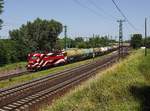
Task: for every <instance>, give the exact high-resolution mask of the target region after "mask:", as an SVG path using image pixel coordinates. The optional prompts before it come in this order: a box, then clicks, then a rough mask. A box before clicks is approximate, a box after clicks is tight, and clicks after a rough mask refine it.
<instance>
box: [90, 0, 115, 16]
mask: <svg viewBox="0 0 150 111" xmlns="http://www.w3.org/2000/svg"><path fill="white" fill-rule="evenodd" d="M88 2H89V3H91V4H92V5H93V6H94V7H95V8H97V9H98V10H100V11H101V12H103V13H104V14H105V15H106V16H109V17H110V18H113V19H117V18H116V17H114V16H113V15H111V14H109V13H108V12H106V11H105V10H104V9H103V8H101V7H100V6H99V5H97V4H96V3H95V2H93V1H92V0H88Z"/></svg>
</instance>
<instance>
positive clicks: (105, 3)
mask: <svg viewBox="0 0 150 111" xmlns="http://www.w3.org/2000/svg"><path fill="white" fill-rule="evenodd" d="M115 1H116V3H117V4H118V6H119V8H120V9H121V10H122V12H123V13H124V14H125V16H126V17H127V18H128V20H129V21H130V22H131V23H132V24H133V25H134V27H135V28H136V29H134V28H133V27H131V26H130V25H129V24H128V22H124V23H123V35H124V39H130V35H131V34H133V33H141V34H144V19H145V17H148V26H149V24H150V20H149V19H150V16H149V15H150V14H149V13H150V0H115ZM37 17H39V18H41V19H47V20H51V19H55V20H56V21H59V22H61V23H62V24H63V25H67V27H68V36H70V37H71V38H74V37H77V36H86V37H90V36H92V35H93V34H97V35H102V36H103V35H112V36H113V38H116V39H117V37H118V30H119V24H118V23H117V20H119V19H124V18H123V17H122V16H121V14H120V13H119V12H118V10H117V9H116V7H115V5H114V4H113V2H112V0H5V3H4V12H3V13H2V15H0V18H2V20H3V21H4V23H3V27H2V30H0V36H1V38H8V37H9V33H8V32H9V30H13V29H18V28H19V27H21V25H22V24H26V23H27V21H34V20H35V19H36V18H37ZM60 36H61V37H63V32H62V33H61V35H60Z"/></svg>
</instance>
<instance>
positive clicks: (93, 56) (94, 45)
mask: <svg viewBox="0 0 150 111" xmlns="http://www.w3.org/2000/svg"><path fill="white" fill-rule="evenodd" d="M94 38H95V35H94V34H93V61H94V58H95V52H94V46H95V41H94Z"/></svg>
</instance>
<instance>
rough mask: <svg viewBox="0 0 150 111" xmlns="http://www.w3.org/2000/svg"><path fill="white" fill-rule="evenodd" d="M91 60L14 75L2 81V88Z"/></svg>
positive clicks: (0, 86)
mask: <svg viewBox="0 0 150 111" xmlns="http://www.w3.org/2000/svg"><path fill="white" fill-rule="evenodd" d="M109 55H111V53H110V54H107V55H104V56H100V57H96V58H95V59H94V60H97V59H103V58H105V57H107V56H109ZM91 61H93V59H88V60H85V61H80V62H76V63H72V64H67V65H64V66H59V67H54V68H50V69H48V70H43V71H39V72H35V73H30V74H27V75H23V76H19V77H14V78H12V79H11V80H3V81H0V88H7V87H11V86H14V85H16V84H20V83H24V82H27V81H30V80H33V79H36V78H39V77H43V76H46V75H49V74H52V73H56V72H59V71H63V70H65V69H70V68H73V67H76V66H80V65H83V64H86V63H89V62H91ZM12 67H15V66H13V65H11V68H12ZM4 69H5V68H4Z"/></svg>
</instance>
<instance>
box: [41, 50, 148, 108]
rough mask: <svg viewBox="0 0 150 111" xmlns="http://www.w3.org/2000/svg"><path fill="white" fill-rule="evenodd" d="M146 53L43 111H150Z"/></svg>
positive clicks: (142, 52) (88, 83)
mask: <svg viewBox="0 0 150 111" xmlns="http://www.w3.org/2000/svg"><path fill="white" fill-rule="evenodd" d="M148 53H149V55H148V56H147V57H144V51H143V50H138V51H136V52H135V53H133V54H132V55H130V56H129V57H128V58H127V59H125V60H123V61H122V62H120V63H118V64H116V65H114V66H113V67H112V68H110V69H108V70H106V71H103V72H102V73H100V74H98V75H96V76H95V77H93V78H92V79H90V80H89V81H87V82H85V83H84V84H82V85H81V86H80V87H76V88H75V90H73V91H70V93H68V94H66V95H65V96H64V97H62V98H61V99H60V100H56V101H54V102H53V104H52V105H51V106H49V107H47V108H45V109H43V110H42V111H150V50H149V52H148Z"/></svg>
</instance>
